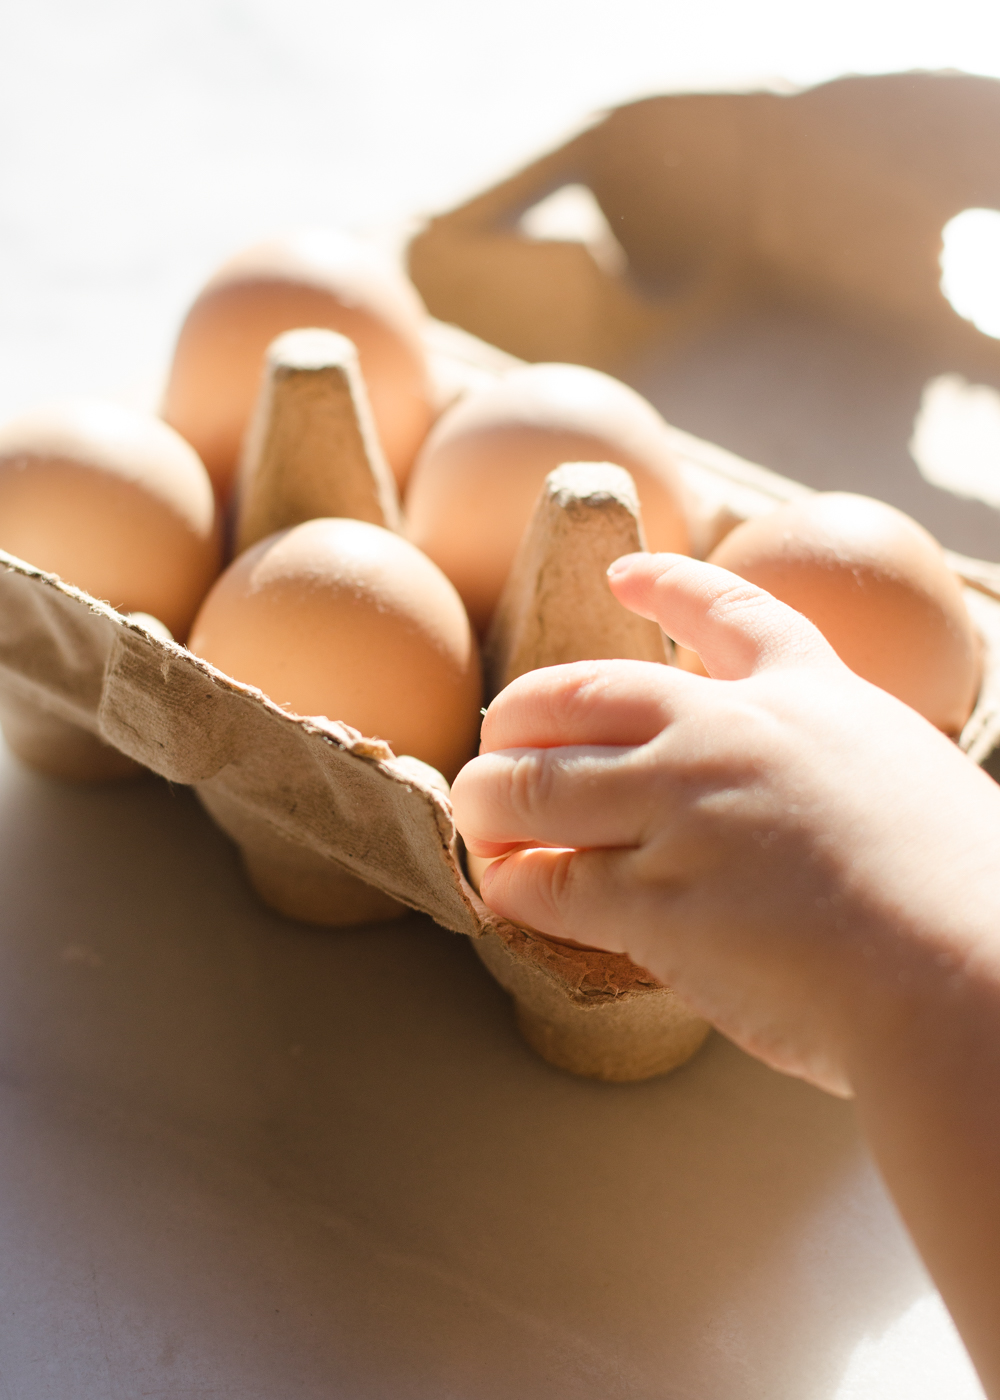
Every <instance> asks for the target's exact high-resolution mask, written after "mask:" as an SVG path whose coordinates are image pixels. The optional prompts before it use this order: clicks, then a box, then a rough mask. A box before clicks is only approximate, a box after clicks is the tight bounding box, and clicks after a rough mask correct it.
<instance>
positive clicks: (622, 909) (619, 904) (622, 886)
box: [480, 849, 663, 960]
mask: <svg viewBox="0 0 1000 1400" xmlns="http://www.w3.org/2000/svg"><path fill="white" fill-rule="evenodd" d="M631 861H632V852H631V851H629V850H596V851H572V850H544V849H532V850H524V851H517V852H515V853H514V854H513V855H509V856H505V857H504V858H503V859H502V860H497V861H494V862H493V864H492V865H490V866H488V867H487V869H486V870H485V871H484V872H483V876H482V882H481V885H480V893H481V895H482V898H483V900H484V902H485V903H486V904H488V905H489V907H490V908H491V909H493V910H494V911H495V912H496V913H497V914H499V915H500V916H501V917H502V918H505V919H509V920H510V921H511V923H515V924H521V925H522V926H525V927H527V928H533V929H536V930H537V931H538V932H539V933H547V934H550V935H551V936H552V937H553V938H561V939H564V940H566V941H567V942H570V943H577V944H582V945H583V946H584V947H588V948H603V949H606V950H607V951H608V952H612V953H633V952H636V951H637V949H640V948H644V945H645V942H646V940H645V939H644V938H643V933H644V932H645V925H646V923H647V919H646V918H645V917H644V915H645V912H646V911H645V910H644V909H643V908H642V907H640V906H641V887H639V886H638V885H637V882H636V881H635V879H634V877H632V875H631V870H630V864H631ZM662 893H663V892H661V898H662ZM650 915H651V917H652V916H653V911H650ZM642 955H643V954H642V953H640V960H641V957H642Z"/></svg>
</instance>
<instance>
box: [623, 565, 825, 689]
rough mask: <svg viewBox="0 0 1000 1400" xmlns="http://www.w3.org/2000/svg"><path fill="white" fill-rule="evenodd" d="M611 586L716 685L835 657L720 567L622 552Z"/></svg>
mask: <svg viewBox="0 0 1000 1400" xmlns="http://www.w3.org/2000/svg"><path fill="white" fill-rule="evenodd" d="M608 584H609V586H610V588H611V591H612V593H613V594H614V595H615V597H616V598H617V599H618V601H619V602H620V603H622V604H623V605H624V606H625V607H626V608H628V609H629V610H630V612H634V613H638V614H639V616H640V617H648V618H651V619H652V620H653V621H654V622H658V623H659V624H660V626H661V627H662V628H663V630H664V632H666V634H667V636H668V637H671V638H673V640H674V641H675V642H678V643H679V644H680V645H681V646H682V647H687V648H688V649H689V650H690V651H695V652H697V653H698V655H699V656H700V657H701V659H702V661H703V662H704V664H705V668H706V669H707V671H708V673H709V675H710V676H714V677H716V678H717V679H720V680H740V679H743V678H744V677H746V676H751V675H753V674H754V672H755V671H760V670H762V669H764V668H765V667H767V666H774V665H777V664H778V663H781V662H786V661H813V662H817V661H818V662H834V661H836V660H837V654H836V652H835V651H834V650H833V648H832V647H831V646H830V644H829V642H827V641H826V640H825V639H824V637H823V635H822V633H821V632H820V631H819V629H818V628H816V627H814V626H813V624H812V623H811V622H810V621H809V620H808V619H807V618H805V617H803V616H802V614H801V613H800V612H796V611H795V609H794V608H790V607H789V606H788V605H787V603H780V602H779V601H778V599H777V598H775V597H774V596H773V595H772V594H770V593H767V592H766V591H765V590H764V589H763V588H758V587H757V586H756V585H755V584H752V583H748V582H747V580H746V579H743V578H740V576H739V574H732V573H730V572H729V570H728V569H721V568H719V566H718V565H717V564H703V563H701V562H700V561H699V560H697V559H689V558H688V557H687V556H686V555H683V554H625V555H623V556H622V557H621V558H620V559H616V560H615V562H614V563H613V564H612V565H611V567H610V569H609V570H608Z"/></svg>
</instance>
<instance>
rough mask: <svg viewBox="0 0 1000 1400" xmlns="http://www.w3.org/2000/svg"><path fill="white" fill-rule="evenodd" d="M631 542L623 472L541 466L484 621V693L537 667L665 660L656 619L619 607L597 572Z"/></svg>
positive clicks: (628, 488)
mask: <svg viewBox="0 0 1000 1400" xmlns="http://www.w3.org/2000/svg"><path fill="white" fill-rule="evenodd" d="M640 549H645V540H644V538H643V533H642V524H641V520H640V516H639V501H638V497H637V495H636V490H635V484H634V483H633V481H632V478H631V476H630V475H629V474H628V472H626V471H624V470H623V469H622V468H621V467H616V466H613V465H611V464H610V463H608V462H604V463H596V462H577V463H572V464H571V463H567V464H566V465H565V466H562V467H559V468H558V469H557V470H556V471H554V472H550V473H549V475H548V476H547V477H546V480H545V486H544V487H543V489H542V493H541V496H540V497H539V500H538V504H537V506H536V507H535V511H534V514H533V515H532V518H531V520H530V522H529V524H528V527H527V529H526V531H525V534H524V539H523V541H522V543H521V548H520V550H519V551H518V554H517V557H516V558H515V560H514V563H513V565H512V566H511V571H510V576H509V578H508V580H507V584H506V586H505V588H504V591H503V593H502V595H501V597H500V602H499V604H498V605H497V611H496V616H495V618H494V622H493V625H492V627H491V628H490V635H489V638H488V639H487V643H486V649H485V657H484V661H485V666H486V682H487V691H488V693H489V694H490V695H491V696H492V695H496V694H498V692H499V691H501V690H503V688H504V686H507V685H509V684H510V682H511V681H512V680H514V679H515V678H516V677H517V676H522V675H524V673H525V672H526V671H533V670H536V669H537V668H538V667H539V666H557V665H561V664H563V663H565V662H570V661H596V660H598V659H600V658H601V657H620V658H628V659H632V660H636V661H666V659H667V656H666V649H665V647H664V641H663V633H662V632H661V631H660V629H659V627H657V625H656V623H655V622H650V621H649V620H648V619H647V618H643V617H637V616H636V614H635V613H630V612H627V611H626V610H625V609H624V608H623V607H622V605H621V604H620V603H619V602H618V600H617V599H616V598H615V597H614V595H613V594H612V592H611V590H610V589H609V588H608V584H607V579H606V577H605V572H606V570H607V568H608V565H609V564H611V563H612V561H613V560H615V559H618V558H620V557H621V555H623V554H632V553H634V552H635V551H636V550H640Z"/></svg>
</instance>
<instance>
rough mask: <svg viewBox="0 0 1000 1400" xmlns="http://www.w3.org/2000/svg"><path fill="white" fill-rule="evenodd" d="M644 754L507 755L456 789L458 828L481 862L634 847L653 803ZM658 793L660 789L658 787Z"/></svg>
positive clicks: (467, 774) (480, 765)
mask: <svg viewBox="0 0 1000 1400" xmlns="http://www.w3.org/2000/svg"><path fill="white" fill-rule="evenodd" d="M646 768H647V764H646V762H645V761H644V755H643V752H642V750H640V749H636V748H598V747H594V746H589V747H588V746H580V745H577V746H572V747H567V748H548V749H534V748H532V749H501V750H499V751H498V752H495V753H488V754H483V755H482V756H481V757H479V758H474V759H473V760H472V762H471V763H467V764H466V765H465V767H464V768H463V769H462V771H461V772H460V773H459V775H458V777H457V778H456V779H455V781H454V783H453V784H452V789H451V801H452V810H453V812H454V815H455V825H456V826H457V827H458V830H459V831H460V832H461V834H462V837H463V839H464V841H465V844H466V846H467V847H468V848H469V850H470V851H472V853H473V854H474V855H481V856H493V855H497V854H499V853H500V852H501V851H504V850H509V849H510V848H512V847H514V846H524V845H534V844H538V845H546V846H633V845H636V844H638V842H639V841H640V840H641V839H642V832H643V829H644V827H645V823H646V813H647V811H648V807H649V802H650V800H651V798H652V796H653V793H652V792H651V791H650V787H651V785H650V784H649V782H648V780H647V779H648V774H647V772H646ZM653 786H655V785H653Z"/></svg>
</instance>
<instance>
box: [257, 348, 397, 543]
mask: <svg viewBox="0 0 1000 1400" xmlns="http://www.w3.org/2000/svg"><path fill="white" fill-rule="evenodd" d="M238 497H239V499H238V506H237V515H236V544H237V552H242V551H243V550H244V549H247V548H249V546H250V545H252V544H255V543H256V541H257V540H260V539H263V538H264V537H265V536H266V535H270V534H273V533H274V532H275V531H276V530H286V529H289V528H290V527H291V526H293V525H300V524H302V523H303V522H304V521H306V520H316V519H319V518H322V517H327V516H347V517H349V518H350V519H352V520H367V521H369V522H370V523H371V524H372V525H384V526H386V527H387V528H388V529H391V530H395V529H398V528H399V524H400V515H399V500H398V497H397V494H396V482H395V479H394V478H393V475H392V472H391V471H390V469H389V465H388V463H387V462H386V460H385V457H384V455H383V452H382V448H381V446H380V445H379V440H378V435H377V433H376V431H375V424H374V420H373V418H372V414H371V409H370V407H369V404H368V393H367V390H366V389H365V385H364V380H363V379H362V377H361V368H360V366H359V364H358V354H357V351H356V350H355V348H354V346H353V344H352V343H351V341H349V340H348V339H347V338H346V336H342V335H338V334H337V333H336V332H335V331H325V330H297V331H288V332H286V333H285V334H284V335H281V336H279V337H278V338H277V340H275V341H274V343H273V344H272V345H271V346H270V347H269V349H268V353H267V364H266V367H265V371H264V379H263V383H262V384H261V389H260V394H259V396H258V399H257V404H256V407H255V410H254V416H253V419H252V421H251V425H250V429H249V431H248V434H247V442H246V446H245V449H244V454H243V461H242V464H241V467H240V478H239V489H238Z"/></svg>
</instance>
